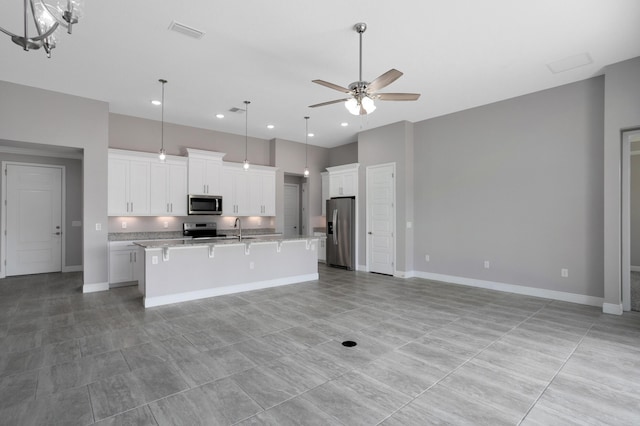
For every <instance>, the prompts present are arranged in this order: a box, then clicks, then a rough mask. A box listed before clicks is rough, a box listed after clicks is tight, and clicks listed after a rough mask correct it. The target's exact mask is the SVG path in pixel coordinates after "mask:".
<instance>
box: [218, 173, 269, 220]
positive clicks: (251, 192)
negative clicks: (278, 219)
mask: <svg viewBox="0 0 640 426" xmlns="http://www.w3.org/2000/svg"><path fill="white" fill-rule="evenodd" d="M275 170H276V169H275V168H273V167H268V166H255V165H252V166H251V168H250V169H249V170H244V169H243V168H242V164H239V163H227V162H225V163H224V168H223V177H222V210H223V212H222V214H223V215H226V216H275V214H276V172H275Z"/></svg>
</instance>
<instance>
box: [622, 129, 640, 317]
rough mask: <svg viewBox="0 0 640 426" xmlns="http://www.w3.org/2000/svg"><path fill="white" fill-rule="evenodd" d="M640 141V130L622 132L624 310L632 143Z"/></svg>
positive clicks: (624, 306) (628, 285)
mask: <svg viewBox="0 0 640 426" xmlns="http://www.w3.org/2000/svg"><path fill="white" fill-rule="evenodd" d="M632 142H640V130H638V129H636V130H629V131H625V132H623V133H622V159H621V160H622V165H621V192H622V193H621V210H622V211H621V218H620V219H621V227H620V228H621V229H620V232H621V235H620V237H621V238H620V241H621V247H620V252H621V261H620V269H621V271H620V272H621V274H620V277H621V296H622V297H621V298H622V310H623V311H630V310H631V143H632Z"/></svg>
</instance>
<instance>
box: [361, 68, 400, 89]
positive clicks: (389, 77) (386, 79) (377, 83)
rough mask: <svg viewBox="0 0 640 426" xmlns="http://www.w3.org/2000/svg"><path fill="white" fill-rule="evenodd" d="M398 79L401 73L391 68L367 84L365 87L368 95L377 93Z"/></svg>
mask: <svg viewBox="0 0 640 426" xmlns="http://www.w3.org/2000/svg"><path fill="white" fill-rule="evenodd" d="M400 77H402V73H401V72H400V71H398V70H397V69H395V68H392V69H390V70H389V71H387V72H385V73H384V74H382V75H381V76H380V77H378V78H376V79H375V80H373V81H372V82H371V83H369V86H367V91H368V92H369V93H373V92H377V91H378V90H380V89H382V88H384V87H387V86H388V85H390V84H391V83H393V82H394V81H396V80H397V79H399V78H400Z"/></svg>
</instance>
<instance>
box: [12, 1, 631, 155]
mask: <svg viewBox="0 0 640 426" xmlns="http://www.w3.org/2000/svg"><path fill="white" fill-rule="evenodd" d="M2 3H3V4H2V6H1V7H2V10H1V12H0V26H2V27H4V28H6V29H9V30H11V31H14V32H19V31H20V28H21V19H22V17H21V14H22V1H21V0H7V1H4V2H2ZM86 3H87V4H86V12H85V17H84V18H83V19H82V20H81V22H80V23H79V24H78V25H77V26H76V27H75V28H74V33H73V35H67V34H66V33H63V34H61V35H60V39H59V42H58V47H57V48H56V49H55V50H54V51H53V57H52V58H51V59H47V58H46V55H45V54H44V52H43V51H31V52H24V51H22V50H21V48H20V47H18V46H17V45H14V44H13V43H11V41H10V39H9V38H8V37H2V38H0V58H1V60H0V80H5V81H10V82H14V83H19V84H25V85H29V86H35V87H40V88H44V89H49V90H54V91H58V92H64V93H68V94H72V95H77V96H82V97H87V98H93V99H98V100H102V101H106V102H108V103H109V105H110V111H111V112H114V113H118V114H126V115H132V116H137V117H144V118H149V119H154V120H159V119H160V108H159V107H155V106H153V105H151V103H150V101H151V100H152V99H159V98H160V93H161V85H160V83H158V79H159V78H165V79H167V80H168V83H167V85H166V88H165V89H166V92H165V120H166V121H167V122H172V123H179V124H184V125H188V126H195V127H201V128H207V129H214V130H219V131H223V132H230V133H236V134H241V135H244V128H245V118H244V115H243V114H233V113H230V112H228V110H229V108H231V107H243V103H242V102H243V101H244V100H250V101H251V105H250V107H249V132H248V133H249V136H252V137H258V138H264V139H271V138H274V137H278V138H283V139H288V140H293V141H298V142H304V129H305V122H304V118H303V117H304V116H305V115H309V116H310V117H311V119H310V120H309V130H310V131H311V132H314V133H315V134H316V136H315V137H314V138H310V139H309V143H311V144H314V145H318V146H324V147H332V146H337V145H342V144H345V143H348V142H353V141H355V140H356V135H357V133H358V132H359V131H361V130H364V129H370V128H375V127H379V126H382V125H385V124H389V123H393V122H397V121H400V120H409V121H412V122H416V121H420V120H424V119H427V118H431V117H435V116H439V115H443V114H447V113H451V112H455V111H460V110H463V109H467V108H471V107H474V106H478V105H483V104H487V103H491V102H495V101H498V100H502V99H507V98H511V97H514V96H519V95H523V94H526V93H531V92H535V91H539V90H543V89H547V88H551V87H555V86H559V85H562V84H566V83H570V82H574V81H578V80H582V79H585V78H589V77H592V76H595V75H598V74H601V73H602V70H603V68H604V67H605V66H606V65H608V64H611V63H615V62H619V61H622V60H625V59H629V58H633V57H636V56H640V25H639V24H638V18H640V1H638V0H561V1H559V0H529V1H525V0H518V1H516V0H483V1H477V0H447V1H445V0H440V1H435V0H397V1H393V2H391V1H377V0H349V1H344V0H323V1H318V0H314V1H311V0H289V1H285V0H280V1H265V0H244V1H226V2H221V1H211V0H190V1H182V2H181V1H175V0H174V1H170V0H135V1H132V0H108V1H96V0H87V2H86ZM173 20H176V21H178V22H180V23H182V24H185V25H188V26H191V27H195V28H197V29H199V30H202V31H204V32H205V33H206V34H205V36H204V37H203V38H202V39H201V40H195V39H192V38H189V37H186V36H184V35H181V34H178V33H174V32H170V31H168V30H167V28H168V27H169V24H170V23H171V21H173ZM357 22H366V23H367V25H368V29H367V31H366V33H365V34H364V59H363V68H364V70H363V78H364V79H365V80H368V81H371V80H373V79H374V78H375V77H377V76H378V75H380V74H382V73H383V72H385V71H387V70H389V69H390V68H397V69H399V70H400V71H402V72H404V76H403V77H401V78H400V79H399V80H397V81H396V82H394V83H393V84H392V85H390V86H389V87H388V88H387V89H385V90H384V91H388V92H417V93H421V94H422V96H421V98H420V100H418V101H417V102H381V101H378V102H377V106H378V109H377V110H376V111H375V112H374V113H373V114H371V115H369V116H363V117H356V116H352V115H350V114H349V113H348V111H347V110H346V109H345V108H344V106H343V105H342V104H335V105H330V106H325V107H321V108H315V109H311V108H308V105H311V104H315V103H319V102H324V101H329V100H332V99H339V98H341V97H343V96H342V94H341V93H339V92H337V91H333V90H331V89H328V88H325V87H322V86H319V85H316V84H313V83H311V80H313V79H323V80H327V81H330V82H332V83H336V84H339V85H342V86H347V85H348V84H349V83H351V82H353V81H355V80H357V79H358V35H357V33H356V32H354V31H353V25H354V24H355V23H357ZM583 53H587V54H588V55H590V57H591V58H592V59H593V63H592V64H590V65H587V66H584V67H580V68H576V69H573V70H569V71H566V72H563V73H558V74H553V73H552V72H551V71H550V70H549V68H548V67H547V64H548V63H551V62H555V61H558V60H563V59H565V58H569V57H572V56H575V55H579V54H583ZM0 96H1V94H0ZM216 113H224V114H225V115H226V118H224V119H222V120H221V119H217V118H215V114H216ZM345 121H346V122H348V123H349V126H348V127H342V126H340V123H341V122H345ZM267 124H274V125H275V128H274V129H272V130H269V129H267V127H266V126H267Z"/></svg>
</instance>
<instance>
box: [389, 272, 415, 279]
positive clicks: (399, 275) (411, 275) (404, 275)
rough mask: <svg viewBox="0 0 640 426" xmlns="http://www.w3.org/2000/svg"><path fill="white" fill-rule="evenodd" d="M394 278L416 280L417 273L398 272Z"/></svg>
mask: <svg viewBox="0 0 640 426" xmlns="http://www.w3.org/2000/svg"><path fill="white" fill-rule="evenodd" d="M393 276H394V277H396V278H414V277H415V276H416V271H396V272H395V273H394V274H393Z"/></svg>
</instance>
